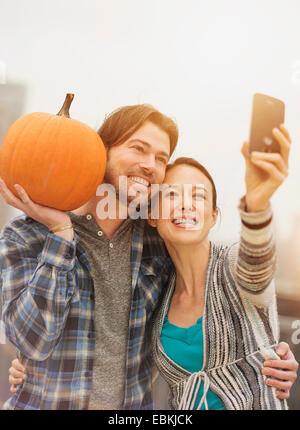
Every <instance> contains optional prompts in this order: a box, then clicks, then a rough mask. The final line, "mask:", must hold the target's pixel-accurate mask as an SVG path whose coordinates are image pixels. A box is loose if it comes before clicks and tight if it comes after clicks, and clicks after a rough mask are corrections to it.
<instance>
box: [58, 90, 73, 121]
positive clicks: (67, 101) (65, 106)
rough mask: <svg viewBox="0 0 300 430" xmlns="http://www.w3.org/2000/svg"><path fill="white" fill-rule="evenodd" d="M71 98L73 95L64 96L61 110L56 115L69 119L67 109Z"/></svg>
mask: <svg viewBox="0 0 300 430" xmlns="http://www.w3.org/2000/svg"><path fill="white" fill-rule="evenodd" d="M73 98H74V94H69V93H68V94H67V95H66V98H65V101H64V104H63V105H62V108H61V110H60V111H59V112H58V113H57V114H56V115H59V116H65V117H66V118H70V114H69V109H70V106H71V103H72V101H73Z"/></svg>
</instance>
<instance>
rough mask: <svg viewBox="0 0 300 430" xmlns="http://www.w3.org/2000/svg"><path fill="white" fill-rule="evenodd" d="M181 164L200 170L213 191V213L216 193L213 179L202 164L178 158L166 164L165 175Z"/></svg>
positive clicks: (215, 204) (215, 206) (193, 160)
mask: <svg viewBox="0 0 300 430" xmlns="http://www.w3.org/2000/svg"><path fill="white" fill-rule="evenodd" d="M182 164H186V165H188V166H193V167H196V169H198V170H200V171H201V172H202V173H203V174H204V175H205V176H206V177H207V178H208V179H209V181H210V182H211V185H212V189H213V210H214V211H215V210H216V209H217V191H216V186H215V183H214V181H213V178H212V177H211V175H210V173H209V172H208V171H207V170H206V168H205V167H204V166H202V164H200V163H199V161H197V160H195V159H194V158H188V157H180V158H177V159H176V160H175V161H174V162H173V163H171V164H168V165H167V167H166V173H167V171H168V170H170V169H172V168H173V167H175V166H179V165H182Z"/></svg>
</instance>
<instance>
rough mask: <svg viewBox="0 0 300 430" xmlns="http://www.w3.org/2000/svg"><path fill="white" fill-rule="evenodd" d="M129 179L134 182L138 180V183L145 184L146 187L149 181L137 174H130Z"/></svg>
mask: <svg viewBox="0 0 300 430" xmlns="http://www.w3.org/2000/svg"><path fill="white" fill-rule="evenodd" d="M130 179H131V180H132V181H134V182H138V183H139V184H142V185H145V186H146V187H148V186H149V182H148V181H146V180H145V179H143V178H139V177H137V176H130Z"/></svg>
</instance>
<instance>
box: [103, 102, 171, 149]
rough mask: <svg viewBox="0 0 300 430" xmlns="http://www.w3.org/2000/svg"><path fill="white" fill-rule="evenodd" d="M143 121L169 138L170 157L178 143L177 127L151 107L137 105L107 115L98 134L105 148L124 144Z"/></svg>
mask: <svg viewBox="0 0 300 430" xmlns="http://www.w3.org/2000/svg"><path fill="white" fill-rule="evenodd" d="M145 121H150V122H152V123H153V124H155V125H156V126H158V127H159V128H160V129H161V130H163V131H165V132H166V133H167V134H168V136H169V138H170V156H171V155H172V153H173V152H174V150H175V148H176V145H177V141H178V127H177V125H176V123H175V122H174V121H173V120H172V119H171V118H169V117H168V116H166V115H164V114H162V113H161V112H159V111H158V110H157V109H155V108H154V107H153V106H151V105H147V104H139V105H133V106H124V107H121V108H119V109H117V110H115V111H113V112H112V113H111V114H110V115H108V116H107V117H106V118H105V120H104V122H103V124H102V125H101V127H100V128H99V130H98V134H99V136H100V137H101V139H102V140H103V143H104V145H105V147H106V148H108V149H109V148H111V147H112V146H114V145H120V144H122V143H124V142H125V141H126V140H127V139H129V138H130V136H131V135H132V134H133V133H135V132H136V131H137V130H138V129H139V128H140V127H141V126H142V125H143V124H144V122H145Z"/></svg>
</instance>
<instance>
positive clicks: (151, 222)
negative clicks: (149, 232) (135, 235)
mask: <svg viewBox="0 0 300 430" xmlns="http://www.w3.org/2000/svg"><path fill="white" fill-rule="evenodd" d="M147 221H148V224H149V225H151V227H157V219H151V218H148V219H147Z"/></svg>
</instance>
